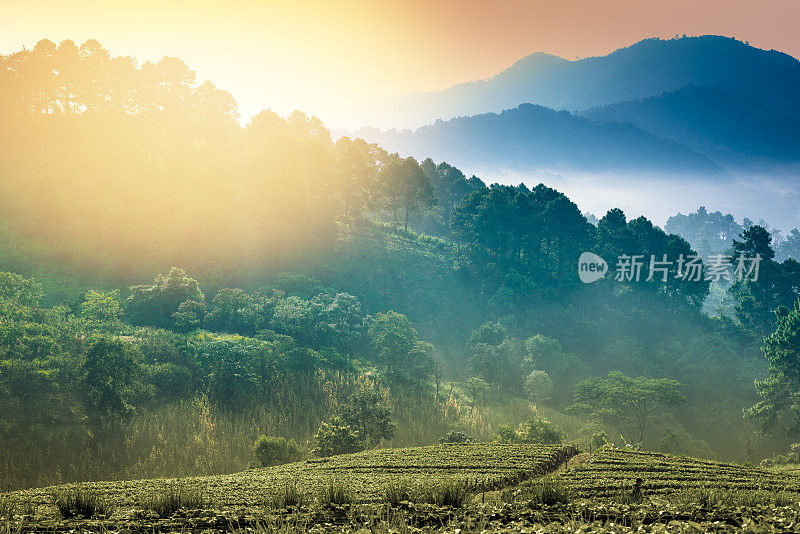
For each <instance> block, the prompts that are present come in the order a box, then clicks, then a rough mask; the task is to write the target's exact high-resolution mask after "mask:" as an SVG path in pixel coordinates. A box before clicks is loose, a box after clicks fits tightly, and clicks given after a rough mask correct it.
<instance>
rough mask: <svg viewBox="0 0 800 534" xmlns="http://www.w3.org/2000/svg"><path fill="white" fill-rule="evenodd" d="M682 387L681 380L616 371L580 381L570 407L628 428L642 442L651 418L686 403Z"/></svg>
mask: <svg viewBox="0 0 800 534" xmlns="http://www.w3.org/2000/svg"><path fill="white" fill-rule="evenodd" d="M682 386H683V384H681V383H680V382H678V381H677V380H670V379H667V378H645V377H638V378H632V377H629V376H625V375H623V374H622V373H620V372H619V371H612V372H610V373H609V374H608V378H600V377H594V378H589V379H587V380H584V381H583V382H581V383H579V384H578V386H577V388H576V389H575V403H574V404H573V405H572V406H571V407H570V408H571V409H572V410H574V411H579V412H584V413H588V414H590V415H592V416H593V417H596V418H598V419H601V420H605V421H608V422H610V423H611V424H615V425H620V426H623V427H627V428H628V429H630V430H631V431H633V432H636V433H637V436H638V438H637V439H638V440H639V442H641V441H642V440H644V434H645V431H646V430H647V427H648V422H649V420H650V418H652V417H653V416H654V415H657V414H659V413H663V411H664V410H665V409H668V408H673V407H675V406H680V405H681V404H683V403H684V402H686V397H684V396H683V395H682V394H681V392H680V389H681V387H682Z"/></svg>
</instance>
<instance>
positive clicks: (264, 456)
mask: <svg viewBox="0 0 800 534" xmlns="http://www.w3.org/2000/svg"><path fill="white" fill-rule="evenodd" d="M254 451H255V453H256V458H258V461H259V462H261V465H262V466H263V467H269V466H271V465H281V464H287V463H289V462H294V461H296V460H299V459H300V457H301V456H302V454H301V453H300V447H298V445H297V442H295V440H293V439H290V440H288V441H287V440H285V439H284V438H280V437H267V436H261V437H259V438H258V439H257V440H256V444H255V447H254Z"/></svg>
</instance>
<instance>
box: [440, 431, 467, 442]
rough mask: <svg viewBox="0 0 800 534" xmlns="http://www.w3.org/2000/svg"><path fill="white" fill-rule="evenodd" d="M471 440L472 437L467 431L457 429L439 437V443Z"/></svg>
mask: <svg viewBox="0 0 800 534" xmlns="http://www.w3.org/2000/svg"><path fill="white" fill-rule="evenodd" d="M471 441H472V438H470V437H469V436H467V435H466V434H465V433H463V432H459V431H456V430H451V431H449V432H448V433H447V434H445V435H444V436H442V437H441V438H439V443H470V442H471Z"/></svg>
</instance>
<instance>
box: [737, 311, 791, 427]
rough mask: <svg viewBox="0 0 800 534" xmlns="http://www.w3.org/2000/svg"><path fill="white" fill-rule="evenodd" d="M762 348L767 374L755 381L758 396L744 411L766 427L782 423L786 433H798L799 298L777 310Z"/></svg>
mask: <svg viewBox="0 0 800 534" xmlns="http://www.w3.org/2000/svg"><path fill="white" fill-rule="evenodd" d="M763 351H764V355H765V356H766V358H767V361H768V362H769V369H768V373H769V375H768V376H767V378H766V379H764V380H759V381H757V382H756V391H757V392H758V394H759V395H760V396H761V399H762V400H761V401H759V402H758V403H757V404H756V405H755V406H753V407H752V408H750V409H749V410H748V411H747V412H746V414H747V415H748V416H750V417H753V418H755V419H756V420H758V421H759V422H760V423H761V424H762V426H763V427H764V428H766V429H768V430H772V429H774V428H775V427H776V426H777V425H779V424H781V423H783V425H784V429H785V431H786V432H787V433H789V435H791V436H795V437H796V436H799V435H800V397H798V395H797V391H798V388H800V299H798V300H797V302H796V303H795V305H794V307H793V308H792V310H791V311H789V310H783V312H782V313H780V314H779V317H778V325H777V328H776V329H775V331H774V332H772V334H770V335H769V336H768V337H767V339H766V340H765V341H764V347H763Z"/></svg>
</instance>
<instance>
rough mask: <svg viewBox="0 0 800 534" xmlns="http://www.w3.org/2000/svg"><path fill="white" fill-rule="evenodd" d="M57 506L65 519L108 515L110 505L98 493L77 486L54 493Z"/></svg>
mask: <svg viewBox="0 0 800 534" xmlns="http://www.w3.org/2000/svg"><path fill="white" fill-rule="evenodd" d="M53 500H54V501H55V505H56V508H58V512H59V513H60V514H61V517H63V518H64V519H69V518H71V517H83V518H86V519H89V518H91V517H94V516H95V515H108V513H109V512H110V511H111V510H110V507H109V506H108V505H107V504H106V503H105V502H104V501H103V500H101V499H100V497H98V496H97V494H96V493H94V492H92V491H88V490H85V489H82V488H80V487H78V486H75V487H74V488H72V489H68V490H64V491H62V492H59V493H56V494H54V495H53Z"/></svg>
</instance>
